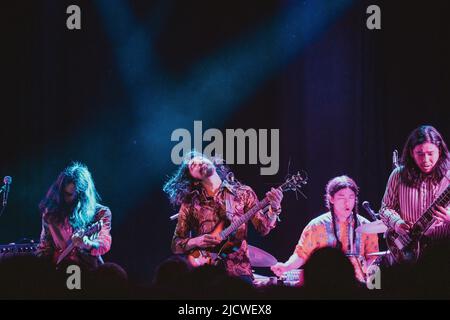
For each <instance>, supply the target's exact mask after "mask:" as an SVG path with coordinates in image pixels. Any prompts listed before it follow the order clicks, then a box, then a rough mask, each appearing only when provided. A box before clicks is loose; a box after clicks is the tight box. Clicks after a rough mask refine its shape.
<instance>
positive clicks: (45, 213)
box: [37, 162, 112, 269]
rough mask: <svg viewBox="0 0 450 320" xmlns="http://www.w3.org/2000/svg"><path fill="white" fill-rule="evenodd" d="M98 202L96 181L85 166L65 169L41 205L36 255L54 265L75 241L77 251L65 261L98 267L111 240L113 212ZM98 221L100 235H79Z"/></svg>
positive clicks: (73, 251)
mask: <svg viewBox="0 0 450 320" xmlns="http://www.w3.org/2000/svg"><path fill="white" fill-rule="evenodd" d="M99 200H100V197H99V195H98V193H97V190H96V188H95V184H94V180H93V179H92V176H91V173H90V172H89V170H88V168H87V167H86V166H85V165H84V164H81V163H79V162H74V163H72V164H71V165H69V166H68V167H67V168H65V169H64V170H63V171H62V172H61V173H60V174H59V176H58V178H57V179H56V181H55V182H54V183H53V184H52V185H51V187H50V188H49V190H48V192H47V194H46V196H45V198H44V199H43V200H42V201H41V202H40V204H39V209H40V212H41V215H42V231H41V237H40V243H39V246H38V250H37V255H38V256H40V257H47V258H49V259H52V260H53V261H54V262H55V261H56V259H57V258H58V257H59V255H60V254H61V252H63V251H64V249H66V247H67V246H68V245H69V244H70V243H71V242H73V244H74V245H75V248H74V250H72V252H71V253H70V255H69V256H68V257H67V258H66V261H65V262H67V263H73V264H78V265H80V266H83V267H86V268H89V269H93V268H96V267H97V265H98V264H99V262H100V263H101V262H102V260H101V255H103V254H105V253H106V252H108V251H109V249H110V247H111V240H112V239H111V234H110V230H111V211H110V210H109V208H108V207H105V206H103V205H101V204H100V203H99ZM96 222H100V224H101V228H99V231H98V232H96V233H94V234H92V235H90V236H87V235H85V236H83V237H82V236H81V234H80V233H77V231H80V230H86V229H87V228H89V226H91V225H92V224H94V223H96Z"/></svg>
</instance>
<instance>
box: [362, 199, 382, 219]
mask: <svg viewBox="0 0 450 320" xmlns="http://www.w3.org/2000/svg"><path fill="white" fill-rule="evenodd" d="M362 206H363V208H364V209H365V210H366V211H367V213H368V214H369V215H370V217H371V218H372V219H373V220H378V214H377V213H375V211H373V210H372V208H371V207H370V203H369V201H364V202H363V203H362Z"/></svg>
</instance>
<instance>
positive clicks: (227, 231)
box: [220, 180, 291, 239]
mask: <svg viewBox="0 0 450 320" xmlns="http://www.w3.org/2000/svg"><path fill="white" fill-rule="evenodd" d="M290 183H291V181H290V180H288V181H286V182H285V183H283V184H282V185H281V186H279V188H280V189H281V191H283V192H284V191H286V189H287V188H289V185H290ZM268 205H269V200H268V199H267V198H264V199H263V200H262V201H260V202H258V203H257V204H255V205H254V206H253V207H252V208H251V209H250V210H248V211H247V212H246V213H245V214H243V215H242V216H240V217H239V218H238V219H236V220H235V221H232V222H231V224H230V225H229V226H228V227H227V228H226V229H224V230H223V231H222V232H221V233H220V236H221V237H222V239H226V238H227V237H228V236H229V235H230V234H232V233H233V232H234V231H236V230H237V229H238V228H239V227H240V226H241V225H242V224H244V223H246V222H247V221H248V220H249V219H250V218H251V217H253V215H255V214H256V213H257V212H258V211H259V210H261V209H264V208H265V207H267V206H268Z"/></svg>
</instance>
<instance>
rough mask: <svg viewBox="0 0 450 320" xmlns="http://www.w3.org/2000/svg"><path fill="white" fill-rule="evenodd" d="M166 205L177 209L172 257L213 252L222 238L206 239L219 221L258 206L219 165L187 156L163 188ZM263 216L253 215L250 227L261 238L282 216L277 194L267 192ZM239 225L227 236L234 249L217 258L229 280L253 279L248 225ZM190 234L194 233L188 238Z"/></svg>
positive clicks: (246, 189)
mask: <svg viewBox="0 0 450 320" xmlns="http://www.w3.org/2000/svg"><path fill="white" fill-rule="evenodd" d="M163 190H164V192H166V193H167V195H168V197H169V200H170V202H171V203H172V204H173V205H174V206H180V209H179V214H178V222H177V225H176V228H175V232H174V235H173V239H172V251H173V252H174V253H175V254H188V253H190V252H192V250H196V249H208V248H212V247H215V246H216V245H218V244H219V243H220V242H221V239H220V238H219V237H218V236H216V235H212V234H210V233H211V231H213V229H214V228H215V227H216V226H217V225H218V224H219V222H221V221H227V222H233V221H236V220H237V219H238V218H239V217H241V216H242V215H243V214H245V213H246V212H247V210H249V209H250V208H252V207H253V206H254V205H255V204H257V202H258V198H257V196H256V194H255V192H254V191H253V190H252V189H251V188H250V187H249V186H246V185H244V184H241V183H240V182H239V181H237V180H235V179H234V177H233V175H232V173H231V172H230V171H229V169H228V168H227V166H225V165H224V164H223V160H222V159H220V158H218V157H216V158H213V159H209V158H207V157H206V156H204V155H203V154H201V153H198V152H195V151H191V152H190V153H189V154H188V155H186V157H185V158H184V161H183V162H182V164H181V165H180V167H179V168H178V170H176V172H175V173H174V174H173V175H172V176H171V177H170V178H169V180H168V181H167V182H166V183H165V185H164V187H163ZM266 196H267V198H268V200H269V202H270V205H269V208H268V211H267V212H266V213H265V212H263V210H260V211H258V212H257V213H256V214H255V215H254V216H253V217H252V218H251V222H252V224H253V226H254V227H255V229H256V230H257V231H258V232H259V233H261V234H262V235H266V234H267V233H269V231H270V230H271V229H273V228H274V227H275V224H276V221H277V217H278V215H279V214H280V212H281V200H282V198H283V194H282V192H281V190H279V189H274V188H272V190H271V191H269V192H268V193H267V194H266ZM247 224H248V223H243V224H242V225H240V226H239V228H238V229H237V230H236V231H235V232H234V234H233V235H232V238H233V240H234V241H235V242H236V246H235V247H234V248H233V250H232V252H229V253H227V254H226V256H225V257H222V259H221V261H220V263H219V264H221V265H222V266H223V267H224V268H225V269H226V270H227V272H228V274H229V275H231V276H238V277H241V278H243V279H244V280H247V281H250V280H251V279H253V274H252V270H251V266H250V260H249V256H248V246H247V241H246V238H247V229H248V226H247ZM191 232H193V233H194V234H191Z"/></svg>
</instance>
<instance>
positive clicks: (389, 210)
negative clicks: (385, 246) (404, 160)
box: [380, 168, 403, 229]
mask: <svg viewBox="0 0 450 320" xmlns="http://www.w3.org/2000/svg"><path fill="white" fill-rule="evenodd" d="M399 183H400V169H399V168H397V169H395V170H394V171H392V173H391V175H390V177H389V180H388V183H387V186H386V191H385V193H384V196H383V200H382V202H381V209H380V217H381V220H382V221H383V222H384V224H386V225H387V226H388V227H390V228H391V229H395V224H396V223H397V222H399V221H403V220H402V218H401V216H400V215H399V213H398V212H399V211H400V205H399V200H398V188H399Z"/></svg>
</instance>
